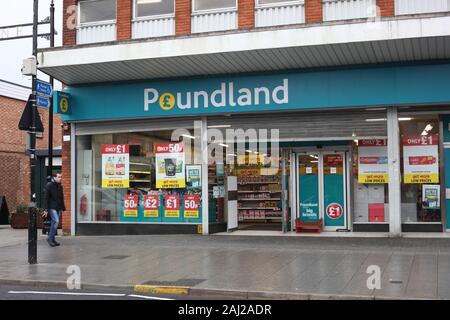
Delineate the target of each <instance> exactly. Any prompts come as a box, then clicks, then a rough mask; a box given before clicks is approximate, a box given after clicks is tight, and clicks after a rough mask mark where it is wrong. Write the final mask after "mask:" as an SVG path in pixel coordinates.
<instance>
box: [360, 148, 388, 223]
mask: <svg viewBox="0 0 450 320" xmlns="http://www.w3.org/2000/svg"><path fill="white" fill-rule="evenodd" d="M352 154H353V161H352V166H353V179H354V180H353V194H354V198H353V212H354V214H353V216H354V220H353V222H354V223H389V206H388V205H389V195H388V154H387V140H386V139H368V140H355V141H354V142H353V146H352Z"/></svg>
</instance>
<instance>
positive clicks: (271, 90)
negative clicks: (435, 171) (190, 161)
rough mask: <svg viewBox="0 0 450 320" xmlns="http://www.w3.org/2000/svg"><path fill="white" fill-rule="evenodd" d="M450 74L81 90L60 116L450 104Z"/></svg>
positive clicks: (436, 68) (328, 74)
mask: <svg viewBox="0 0 450 320" xmlns="http://www.w3.org/2000/svg"><path fill="white" fill-rule="evenodd" d="M449 74H450V64H439V65H415V66H397V67H373V68H357V69H356V68H355V69H343V70H332V71H329V70H328V71H311V72H301V73H285V74H266V75H264V74H262V75H251V76H248V75H247V76H235V77H215V78H207V79H205V78H201V79H180V80H161V81H140V82H128V83H114V84H101V85H80V86H74V87H70V88H68V89H67V90H65V92H66V93H70V95H71V99H70V106H69V111H68V112H62V114H63V120H64V121H79V120H102V119H125V118H138V117H165V116H186V115H209V114H224V113H240V112H258V111H277V110H281V111H284V110H299V109H300V110H307V109H327V108H342V107H365V106H383V105H384V106H389V105H402V104H426V103H448V102H450V81H448V77H449V76H448V75H449ZM71 109H72V110H71ZM70 110H71V111H70Z"/></svg>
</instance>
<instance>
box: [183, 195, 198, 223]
mask: <svg viewBox="0 0 450 320" xmlns="http://www.w3.org/2000/svg"><path fill="white" fill-rule="evenodd" d="M199 206H200V197H199V196H198V195H185V196H184V217H185V218H188V219H198V218H199V217H200V215H199Z"/></svg>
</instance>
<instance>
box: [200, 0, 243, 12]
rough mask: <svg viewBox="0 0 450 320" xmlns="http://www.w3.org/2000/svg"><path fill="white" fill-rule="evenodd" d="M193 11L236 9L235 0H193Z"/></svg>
mask: <svg viewBox="0 0 450 320" xmlns="http://www.w3.org/2000/svg"><path fill="white" fill-rule="evenodd" d="M193 1H194V6H193V7H194V11H204V10H221V9H236V8H237V3H236V2H237V1H236V0H193Z"/></svg>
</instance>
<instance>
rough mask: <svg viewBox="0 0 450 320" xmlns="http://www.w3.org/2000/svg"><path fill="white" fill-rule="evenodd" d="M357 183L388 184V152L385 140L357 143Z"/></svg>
mask: <svg viewBox="0 0 450 320" xmlns="http://www.w3.org/2000/svg"><path fill="white" fill-rule="evenodd" d="M358 183H365V184H384V183H388V151H387V143H386V140H383V139H373V140H359V141H358Z"/></svg>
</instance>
